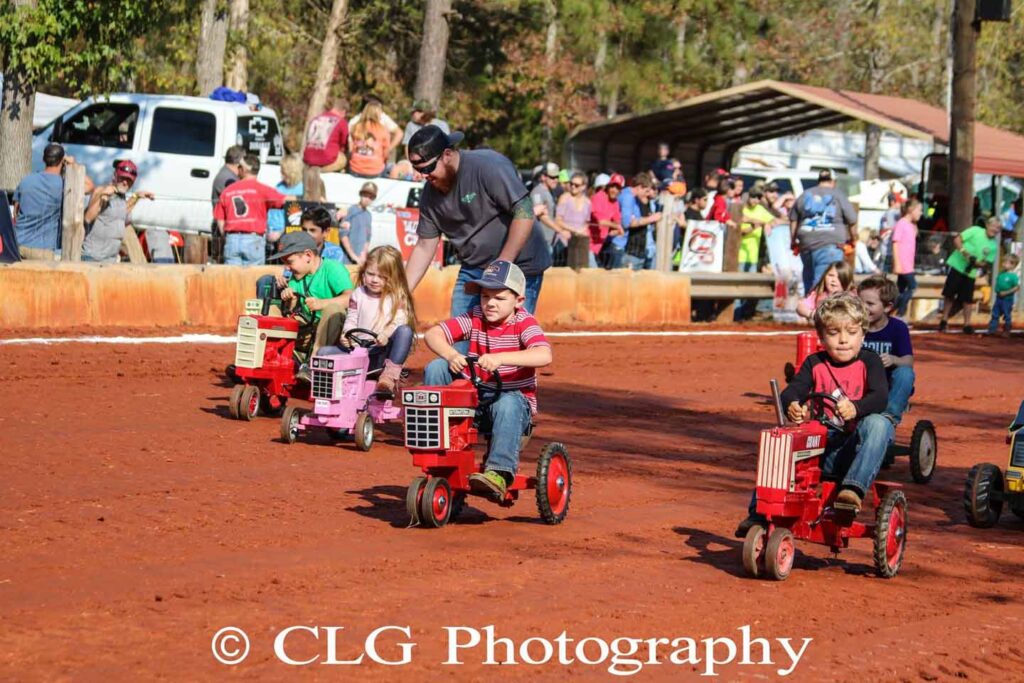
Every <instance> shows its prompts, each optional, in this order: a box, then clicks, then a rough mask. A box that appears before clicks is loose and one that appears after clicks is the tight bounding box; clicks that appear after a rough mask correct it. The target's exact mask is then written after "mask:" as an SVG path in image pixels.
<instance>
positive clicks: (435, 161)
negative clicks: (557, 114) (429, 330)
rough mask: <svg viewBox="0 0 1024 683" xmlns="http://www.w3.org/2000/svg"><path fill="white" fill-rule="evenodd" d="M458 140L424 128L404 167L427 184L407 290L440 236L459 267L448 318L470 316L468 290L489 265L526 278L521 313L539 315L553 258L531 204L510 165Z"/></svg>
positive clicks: (456, 135) (414, 140)
mask: <svg viewBox="0 0 1024 683" xmlns="http://www.w3.org/2000/svg"><path fill="white" fill-rule="evenodd" d="M462 138H463V135H462V133H459V132H454V133H452V134H451V135H450V136H449V135H447V134H445V133H444V132H443V131H442V130H441V129H440V128H438V127H437V126H424V127H423V128H422V129H420V130H419V131H417V132H416V134H415V135H413V136H412V139H411V140H410V141H409V148H408V154H409V161H410V162H412V165H413V168H415V169H416V170H417V171H418V172H420V173H422V174H423V175H424V176H425V177H426V180H427V184H426V186H425V187H424V188H423V194H422V196H421V197H420V219H419V227H418V229H417V234H418V236H419V241H418V242H417V243H416V246H415V247H414V248H413V252H412V255H411V256H410V257H409V263H408V265H407V266H406V274H407V276H408V278H409V287H410V289H415V288H416V286H417V285H418V284H419V282H420V280H421V279H422V278H423V274H424V273H425V272H426V270H427V267H428V266H429V265H430V262H431V260H432V259H433V255H434V253H435V252H436V250H437V244H438V241H439V240H440V238H441V235H442V234H443V235H444V236H445V237H447V238H448V241H449V242H451V244H452V246H453V247H454V248H455V251H456V253H457V254H458V256H459V260H460V261H462V268H461V269H460V270H459V276H458V279H457V280H456V282H455V290H454V291H453V292H452V308H451V313H452V317H455V316H458V315H461V314H463V313H468V312H469V311H470V310H472V308H473V306H475V305H477V303H478V302H479V295H470V294H467V293H466V292H465V291H464V287H465V284H466V283H467V282H470V281H472V280H477V279H479V278H481V277H482V276H483V269H484V268H486V267H487V265H488V264H489V263H491V262H492V261H495V260H498V259H502V260H507V261H513V262H514V263H515V264H516V265H517V266H519V268H520V269H521V270H522V271H523V274H524V275H526V292H525V296H526V302H525V304H524V305H525V307H526V310H528V311H529V312H531V313H533V312H534V311H535V310H536V305H537V297H538V296H539V295H540V288H541V284H542V282H543V279H544V271H545V270H547V269H548V267H550V266H551V253H550V251H549V250H548V245H547V243H546V242H545V240H544V234H543V232H542V231H541V228H540V226H539V225H537V224H535V222H534V213H533V202H532V201H531V200H530V195H529V193H528V192H527V190H526V186H525V185H523V181H522V180H520V178H519V174H518V173H517V172H516V169H515V167H514V166H513V165H512V162H511V161H509V160H508V159H507V158H506V157H504V156H502V155H501V154H499V153H497V152H495V151H493V150H489V149H478V150H473V151H466V152H463V151H459V150H457V149H455V147H456V145H458V144H459V142H461V141H462Z"/></svg>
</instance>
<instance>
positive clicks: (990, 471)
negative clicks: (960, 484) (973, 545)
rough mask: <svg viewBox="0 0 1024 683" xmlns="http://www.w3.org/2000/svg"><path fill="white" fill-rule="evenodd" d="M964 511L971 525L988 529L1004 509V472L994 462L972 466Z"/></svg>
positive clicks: (968, 475)
mask: <svg viewBox="0 0 1024 683" xmlns="http://www.w3.org/2000/svg"><path fill="white" fill-rule="evenodd" d="M964 511H965V512H966V513H967V522H968V523H969V524H970V525H971V526H975V527H978V528H981V529H987V528H988V527H990V526H993V525H994V524H995V523H996V522H998V521H999V515H1000V514H1001V513H1002V511H1003V473H1002V472H1000V471H999V468H998V467H996V466H995V465H993V464H992V463H988V462H983V463H981V464H978V465H975V466H974V467H972V468H971V471H970V472H968V473H967V482H966V484H965V485H964Z"/></svg>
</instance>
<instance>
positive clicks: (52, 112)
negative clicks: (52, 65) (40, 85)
mask: <svg viewBox="0 0 1024 683" xmlns="http://www.w3.org/2000/svg"><path fill="white" fill-rule="evenodd" d="M3 83H4V77H3V74H0V91H2V88H3ZM76 104H78V100H75V99H72V98H70V97H57V96H56V95H47V94H46V93H41V92H37V93H36V108H35V111H34V112H33V113H32V128H33V129H36V128H42V127H43V126H45V125H46V124H48V123H49V122H50V121H53V120H54V119H55V118H57V117H58V116H60V115H61V114H63V113H64V112H66V111H67V110H68V109H70V108H71V107H73V106H75V105H76Z"/></svg>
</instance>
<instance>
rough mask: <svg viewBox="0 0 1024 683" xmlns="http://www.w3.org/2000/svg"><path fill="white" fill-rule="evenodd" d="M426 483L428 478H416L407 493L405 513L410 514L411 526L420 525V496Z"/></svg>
mask: <svg viewBox="0 0 1024 683" xmlns="http://www.w3.org/2000/svg"><path fill="white" fill-rule="evenodd" d="M426 483H427V478H426V477H416V478H414V479H413V480H412V483H411V484H409V488H408V489H407V490H406V492H405V511H406V512H408V513H409V526H416V525H417V524H419V523H420V496H421V495H422V494H423V487H424V486H425V485H426Z"/></svg>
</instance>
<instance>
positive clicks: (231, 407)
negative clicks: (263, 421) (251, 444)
mask: <svg viewBox="0 0 1024 683" xmlns="http://www.w3.org/2000/svg"><path fill="white" fill-rule="evenodd" d="M243 391H245V385H244V384H236V385H235V386H234V387H232V388H231V395H230V396H228V414H229V415H231V419H233V420H241V419H242V407H241V403H242V392H243Z"/></svg>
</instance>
